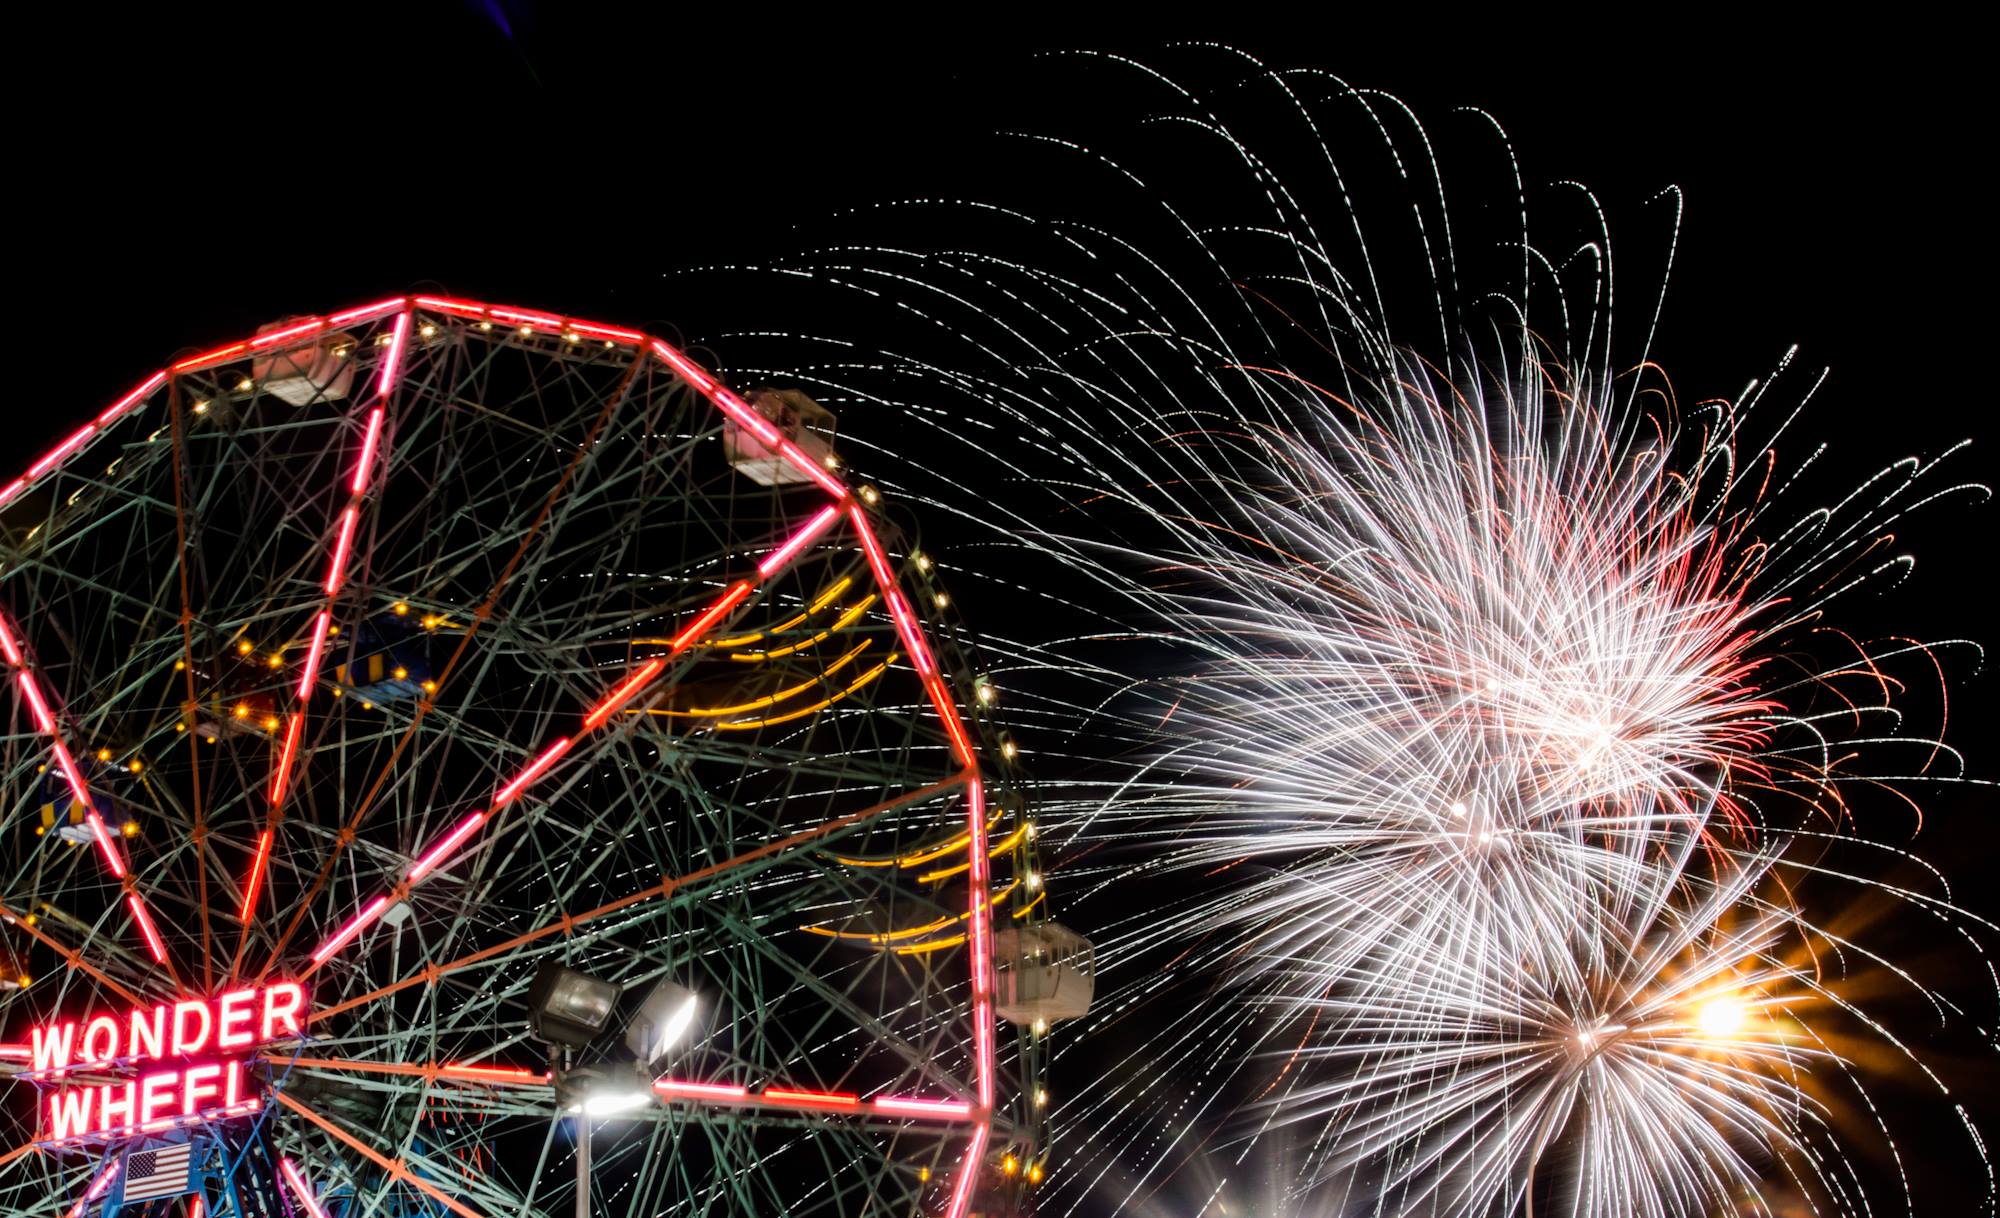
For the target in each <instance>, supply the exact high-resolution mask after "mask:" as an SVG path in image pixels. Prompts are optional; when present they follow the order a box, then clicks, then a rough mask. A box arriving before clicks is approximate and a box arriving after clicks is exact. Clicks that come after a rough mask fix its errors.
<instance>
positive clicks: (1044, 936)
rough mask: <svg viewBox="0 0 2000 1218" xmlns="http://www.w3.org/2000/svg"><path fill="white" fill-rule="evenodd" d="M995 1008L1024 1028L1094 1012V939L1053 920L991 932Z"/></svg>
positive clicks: (1095, 975)
mask: <svg viewBox="0 0 2000 1218" xmlns="http://www.w3.org/2000/svg"><path fill="white" fill-rule="evenodd" d="M993 969H994V983H995V985H994V995H993V999H994V1001H993V1009H994V1012H995V1013H996V1014H998V1015H999V1016H1000V1018H1002V1019H1005V1020H1007V1021H1008V1022H1009V1023H1014V1024H1019V1025H1021V1026H1023V1027H1029V1026H1035V1027H1043V1026H1046V1025H1048V1024H1051V1023H1054V1022H1055V1021H1057V1020H1059V1019H1076V1018H1078V1017H1079V1016H1081V1015H1083V1014H1084V1013H1085V1012H1086V1011H1088V1010H1090V998H1091V993H1092V991H1093V989H1094V988H1095V985H1096V978H1097V956H1096V953H1095V952H1093V951H1092V950H1091V946H1090V940H1088V939H1086V938H1084V937H1083V936H1082V935H1079V934H1077V933H1076V932H1075V931H1073V930H1070V929H1069V928H1067V927H1064V926H1058V925H1056V924H1055V923H1053V922H1047V923H1043V924H1042V925H1040V926H1024V927H1010V928H1009V929H1007V930H1003V931H1001V932H1000V933H999V934H997V935H995V936H993Z"/></svg>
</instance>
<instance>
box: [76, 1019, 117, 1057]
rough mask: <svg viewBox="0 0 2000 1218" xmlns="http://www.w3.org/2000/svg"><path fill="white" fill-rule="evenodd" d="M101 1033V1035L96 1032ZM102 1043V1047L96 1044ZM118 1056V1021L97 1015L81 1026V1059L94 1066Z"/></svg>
mask: <svg viewBox="0 0 2000 1218" xmlns="http://www.w3.org/2000/svg"><path fill="white" fill-rule="evenodd" d="M100 1032H101V1033H103V1035H102V1036H100V1035H98V1033H100ZM99 1045H102V1046H103V1047H102V1048H98V1047H97V1046H99ZM116 1056H118V1021H117V1020H115V1019H113V1018H111V1016H109V1015H98V1016H95V1017H94V1018H92V1019H91V1021H90V1022H89V1023H87V1024H85V1025H84V1026H83V1060H84V1061H86V1062H89V1063H90V1064H92V1065H95V1066H101V1065H103V1064H104V1063H105V1062H108V1061H110V1060H111V1059H112V1058H114V1057H116Z"/></svg>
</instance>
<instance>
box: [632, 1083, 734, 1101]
mask: <svg viewBox="0 0 2000 1218" xmlns="http://www.w3.org/2000/svg"><path fill="white" fill-rule="evenodd" d="M653 1090H654V1091H655V1092H656V1093H657V1094H659V1095H661V1096H664V1097H665V1098H667V1099H689V1100H716V1101H720V1102H724V1103H728V1102H731V1101H738V1100H747V1099H749V1098H750V1092H749V1089H748V1088H745V1087H732V1086H729V1085H727V1084H724V1083H683V1082H677V1081H675V1080H673V1079H665V1078H663V1079H660V1080H658V1081H656V1082H655V1083H654V1084H653Z"/></svg>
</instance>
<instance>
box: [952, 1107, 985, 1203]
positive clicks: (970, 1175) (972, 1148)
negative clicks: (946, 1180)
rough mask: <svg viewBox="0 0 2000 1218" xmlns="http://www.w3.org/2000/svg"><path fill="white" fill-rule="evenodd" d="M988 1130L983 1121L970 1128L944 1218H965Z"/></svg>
mask: <svg viewBox="0 0 2000 1218" xmlns="http://www.w3.org/2000/svg"><path fill="white" fill-rule="evenodd" d="M990 1128H991V1127H990V1126H988V1125H987V1124H986V1122H984V1121H981V1122H979V1123H978V1124H976V1125H974V1126H973V1127H972V1137H971V1139H970V1140H969V1141H968V1142H967V1143H966V1146H965V1161H964V1163H963V1165H962V1166H960V1167H959V1169H958V1179H957V1180H955V1181H953V1182H952V1186H951V1206H950V1207H949V1208H948V1209H946V1210H945V1218H965V1211H966V1207H967V1206H969V1205H971V1204H972V1186H973V1185H974V1184H975V1183H977V1182H978V1179H979V1163H980V1160H981V1159H983V1158H985V1157H986V1139H987V1137H988V1136H989V1130H990Z"/></svg>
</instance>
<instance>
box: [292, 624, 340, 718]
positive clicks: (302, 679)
mask: <svg viewBox="0 0 2000 1218" xmlns="http://www.w3.org/2000/svg"><path fill="white" fill-rule="evenodd" d="M331 625H333V611H332V610H331V609H322V610H320V611H319V616H318V617H316V618H314V619H313V634H312V647H311V649H310V650H308V651H307V652H306V662H305V667H304V668H302V669H301V670H300V671H299V691H298V698H299V701H301V702H304V701H305V700H306V699H308V698H310V697H312V691H313V683H314V682H316V681H318V680H319V662H320V657H321V656H322V655H324V654H325V653H326V630H327V627H329V626H331Z"/></svg>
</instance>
